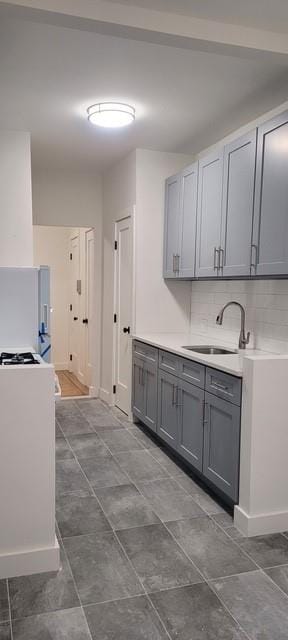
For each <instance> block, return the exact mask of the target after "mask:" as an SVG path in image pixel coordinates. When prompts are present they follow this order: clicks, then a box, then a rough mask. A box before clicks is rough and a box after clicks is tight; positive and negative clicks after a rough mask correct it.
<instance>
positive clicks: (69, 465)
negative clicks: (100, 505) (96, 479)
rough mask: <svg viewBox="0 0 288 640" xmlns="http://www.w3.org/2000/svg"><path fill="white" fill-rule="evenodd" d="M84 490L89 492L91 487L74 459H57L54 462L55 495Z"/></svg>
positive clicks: (86, 492) (85, 492)
mask: <svg viewBox="0 0 288 640" xmlns="http://www.w3.org/2000/svg"><path fill="white" fill-rule="evenodd" d="M79 491H80V492H81V493H82V492H84V495H85V494H88V495H89V494H91V493H92V492H91V489H90V487H89V485H88V482H87V480H86V478H85V476H84V475H83V473H82V471H81V469H80V467H79V464H78V462H77V461H76V460H58V461H57V462H56V495H57V496H60V495H65V494H68V493H75V492H79Z"/></svg>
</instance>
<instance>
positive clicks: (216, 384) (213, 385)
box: [205, 367, 242, 406]
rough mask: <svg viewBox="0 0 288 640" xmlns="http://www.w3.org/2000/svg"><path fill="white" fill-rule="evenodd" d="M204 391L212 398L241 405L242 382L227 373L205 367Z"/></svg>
mask: <svg viewBox="0 0 288 640" xmlns="http://www.w3.org/2000/svg"><path fill="white" fill-rule="evenodd" d="M205 389H206V391H209V392H210V393H213V394H214V396H218V397H219V398H224V400H228V402H232V403H233V404H237V405H238V406H240V404H241V389H242V381H241V380H240V379H239V378H235V377H234V376H230V375H229V373H223V372H222V371H218V369H211V368H209V367H207V369H206V382H205Z"/></svg>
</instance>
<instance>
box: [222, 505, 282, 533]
mask: <svg viewBox="0 0 288 640" xmlns="http://www.w3.org/2000/svg"><path fill="white" fill-rule="evenodd" d="M234 524H235V527H237V529H239V531H241V533H243V534H244V536H248V537H250V536H259V535H262V534H263V535H264V534H266V533H279V532H281V531H288V511H279V512H276V513H263V514H258V515H255V516H250V515H248V514H247V513H245V511H243V510H242V509H241V508H240V507H238V506H236V507H235V508H234Z"/></svg>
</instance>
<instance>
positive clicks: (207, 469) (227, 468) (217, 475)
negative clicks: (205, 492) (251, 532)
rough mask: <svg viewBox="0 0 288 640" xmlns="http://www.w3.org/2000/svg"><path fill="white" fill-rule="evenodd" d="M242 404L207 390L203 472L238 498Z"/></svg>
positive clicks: (229, 494)
mask: <svg viewBox="0 0 288 640" xmlns="http://www.w3.org/2000/svg"><path fill="white" fill-rule="evenodd" d="M239 450H240V407H237V406H236V405H234V404H231V403H230V402H227V401H226V400H222V398H217V397H216V396H214V395H212V394H211V393H205V420H204V452H203V474H204V476H205V477H206V478H207V479H208V480H210V481H211V482H213V484H214V485H215V486H216V487H218V489H220V490H221V491H222V492H223V493H224V494H225V495H227V496H228V497H229V498H231V499H232V500H233V502H237V500H238V482H239V480H238V479H239Z"/></svg>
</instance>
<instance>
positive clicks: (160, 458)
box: [151, 447, 186, 477]
mask: <svg viewBox="0 0 288 640" xmlns="http://www.w3.org/2000/svg"><path fill="white" fill-rule="evenodd" d="M151 455H152V456H153V458H155V460H157V462H159V463H160V464H161V466H162V467H163V468H164V469H165V470H166V471H168V473H169V475H171V476H173V477H177V476H184V477H186V474H185V472H184V471H183V469H182V467H181V466H180V465H179V464H178V463H177V462H176V460H175V461H174V460H173V459H172V458H170V457H169V456H168V455H167V454H166V453H165V451H163V450H162V449H160V448H159V447H155V449H152V451H151Z"/></svg>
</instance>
